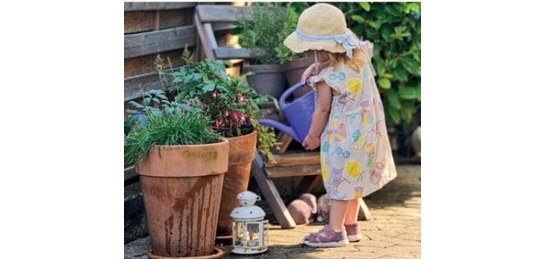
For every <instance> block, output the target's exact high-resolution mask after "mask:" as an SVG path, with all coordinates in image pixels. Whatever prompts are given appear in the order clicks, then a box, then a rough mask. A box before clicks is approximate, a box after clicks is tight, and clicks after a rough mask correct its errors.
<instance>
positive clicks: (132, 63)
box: [124, 48, 194, 78]
mask: <svg viewBox="0 0 545 259" xmlns="http://www.w3.org/2000/svg"><path fill="white" fill-rule="evenodd" d="M188 49H189V51H191V52H193V51H194V48H188ZM182 53H183V50H182V49H177V50H172V51H167V52H161V53H153V54H150V55H146V56H141V57H135V58H127V59H125V66H124V69H125V78H127V77H132V76H137V75H142V74H148V73H153V72H155V71H156V67H155V61H156V59H157V55H160V56H161V58H162V59H163V60H164V63H165V64H164V65H165V68H170V66H169V64H168V59H167V58H170V63H171V65H172V67H179V66H182V65H184V64H185V63H184V61H183V59H182V58H181V57H182Z"/></svg>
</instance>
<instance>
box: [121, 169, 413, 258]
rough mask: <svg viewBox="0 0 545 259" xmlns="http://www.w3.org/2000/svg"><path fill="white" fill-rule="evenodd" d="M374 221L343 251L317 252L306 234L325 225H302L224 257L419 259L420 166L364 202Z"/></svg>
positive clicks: (137, 252) (132, 249)
mask: <svg viewBox="0 0 545 259" xmlns="http://www.w3.org/2000/svg"><path fill="white" fill-rule="evenodd" d="M365 201H366V203H367V205H368V206H369V209H370V210H371V214H372V216H373V218H372V219H371V220H369V221H360V222H359V224H360V227H361V229H362V231H363V235H364V239H363V240H361V241H360V242H356V243H350V245H349V246H346V247H341V248H326V249H316V248H310V247H306V246H304V245H302V244H301V241H302V239H303V237H304V236H305V235H307V234H308V233H310V232H314V231H317V230H319V229H320V228H321V227H322V226H321V225H318V224H311V225H308V226H304V225H300V226H297V227H296V228H294V229H281V228H280V226H278V225H272V226H271V227H270V230H269V240H268V242H269V251H268V252H267V253H265V254H262V255H258V256H251V257H248V256H238V255H234V254H230V253H229V251H230V246H227V247H223V248H224V250H225V255H224V256H223V258H238V259H242V258H265V257H269V258H369V259H370V258H420V165H400V166H398V178H396V179H395V180H394V181H393V182H391V183H389V184H388V185H387V186H385V187H384V188H383V189H382V190H380V191H377V192H376V193H374V194H371V195H370V196H369V197H367V198H366V199H365ZM148 247H149V239H148V238H143V239H139V240H136V241H133V242H131V243H128V244H126V245H125V258H148V257H147V256H146V255H145V254H146V253H145V252H146V250H147V249H148Z"/></svg>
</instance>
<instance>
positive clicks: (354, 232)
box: [344, 223, 363, 242]
mask: <svg viewBox="0 0 545 259" xmlns="http://www.w3.org/2000/svg"><path fill="white" fill-rule="evenodd" d="M344 228H345V229H346V235H347V236H348V241H350V242H358V241H360V240H361V239H362V238H363V236H362V235H361V231H360V226H359V225H358V223H354V224H350V225H344Z"/></svg>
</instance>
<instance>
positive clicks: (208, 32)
mask: <svg viewBox="0 0 545 259" xmlns="http://www.w3.org/2000/svg"><path fill="white" fill-rule="evenodd" d="M203 28H204V35H205V37H206V38H207V39H208V42H209V43H210V47H211V48H212V49H217V48H218V42H217V40H216V37H215V35H214V30H213V29H212V24H210V23H205V24H203Z"/></svg>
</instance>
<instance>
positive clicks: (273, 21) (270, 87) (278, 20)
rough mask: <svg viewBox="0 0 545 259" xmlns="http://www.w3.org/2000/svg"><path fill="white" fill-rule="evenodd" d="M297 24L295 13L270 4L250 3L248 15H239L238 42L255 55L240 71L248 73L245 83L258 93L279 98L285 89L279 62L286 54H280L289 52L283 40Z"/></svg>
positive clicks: (282, 70)
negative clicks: (248, 64) (250, 7)
mask: <svg viewBox="0 0 545 259" xmlns="http://www.w3.org/2000/svg"><path fill="white" fill-rule="evenodd" d="M296 24H297V17H296V16H294V15H293V14H292V12H290V11H289V10H288V9H287V8H284V7H279V6H276V5H271V4H265V5H256V6H253V7H252V11H251V14H250V15H241V16H239V19H238V20H237V22H236V25H237V30H236V31H237V32H238V36H239V43H240V45H241V46H242V47H245V48H249V49H251V51H252V56H253V57H254V58H253V59H251V60H250V64H251V65H250V66H246V67H244V68H243V71H242V72H243V73H250V75H248V77H247V79H248V83H249V84H250V86H251V87H253V88H254V89H256V90H257V92H258V93H262V94H269V95H272V96H274V97H275V98H277V99H278V98H279V97H280V95H281V94H282V92H283V91H284V89H285V82H286V77H285V75H284V67H283V65H282V63H283V62H284V61H286V58H288V57H286V56H282V55H285V54H286V53H290V52H289V49H287V48H286V46H284V44H283V41H284V39H285V38H286V37H287V36H288V35H289V34H290V33H291V32H292V31H293V30H294V29H295V26H296ZM279 54H280V55H279ZM289 55H291V54H289Z"/></svg>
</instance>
